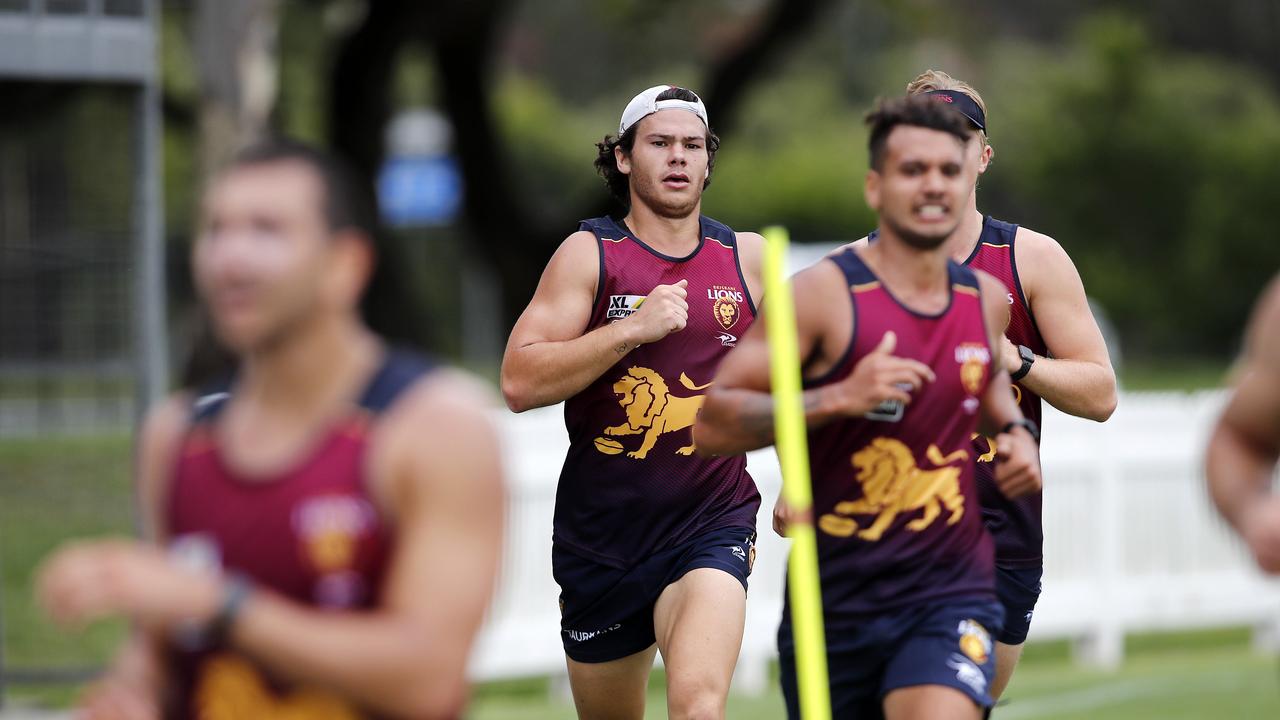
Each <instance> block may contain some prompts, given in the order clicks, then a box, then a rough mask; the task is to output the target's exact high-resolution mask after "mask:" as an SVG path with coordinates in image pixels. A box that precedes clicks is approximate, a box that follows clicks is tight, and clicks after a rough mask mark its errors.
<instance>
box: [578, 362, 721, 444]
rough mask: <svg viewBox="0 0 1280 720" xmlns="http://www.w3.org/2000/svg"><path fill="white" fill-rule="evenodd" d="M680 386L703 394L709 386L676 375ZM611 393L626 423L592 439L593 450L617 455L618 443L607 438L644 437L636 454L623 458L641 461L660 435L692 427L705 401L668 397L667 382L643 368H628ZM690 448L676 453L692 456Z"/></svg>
mask: <svg viewBox="0 0 1280 720" xmlns="http://www.w3.org/2000/svg"><path fill="white" fill-rule="evenodd" d="M680 384H681V385H683V386H684V387H685V389H687V390H705V389H707V388H708V387H710V386H711V383H707V384H706V385H695V384H694V383H693V381H692V380H690V379H689V376H688V375H685V374H684V373H680ZM613 392H614V393H615V394H616V395H618V404H619V405H621V406H622V410H623V412H624V413H626V416H627V421H626V423H624V424H622V425H614V426H612V427H607V428H605V429H604V434H605V435H606V436H608V437H598V438H596V439H595V447H596V449H597V450H599V451H600V452H602V453H604V454H606V455H617V454H618V453H620V452H622V450H623V447H622V443H621V442H619V441H617V440H613V439H611V438H613V437H618V436H623V435H641V434H643V435H644V439H643V440H642V441H641V443H640V448H639V449H638V450H633V451H631V452H628V453H627V457H629V458H633V459H635V460H643V459H644V458H646V457H647V456H648V455H649V451H650V450H652V449H653V446H654V443H656V442H658V438H659V437H660V436H662V435H663V434H664V433H670V432H675V431H677V430H683V429H685V428H687V427H690V426H692V425H693V421H694V420H696V419H697V417H698V410H700V409H701V408H702V402H703V400H705V399H706V398H705V396H703V395H691V396H688V397H681V396H679V395H675V394H672V392H671V390H670V389H669V388H668V386H667V381H666V380H663V379H662V376H661V375H659V374H658V373H657V372H655V371H653V370H650V369H649V368H643V367H632V368H631V369H630V370H628V371H627V374H626V375H623V376H622V377H621V378H620V379H619V380H618V381H617V382H615V383H614V384H613ZM694 447H695V446H694V444H693V443H692V442H691V443H689V444H688V445H686V446H684V447H682V448H680V449H679V450H676V453H677V454H680V455H691V454H693V450H694Z"/></svg>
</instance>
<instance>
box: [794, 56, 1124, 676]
mask: <svg viewBox="0 0 1280 720" xmlns="http://www.w3.org/2000/svg"><path fill="white" fill-rule="evenodd" d="M907 94H908V95H924V96H926V97H928V98H930V99H932V100H933V101H935V102H941V103H943V104H945V105H947V106H948V107H951V108H953V109H955V110H958V111H959V112H960V113H961V114H962V115H964V116H965V118H966V120H967V121H968V125H969V142H968V144H967V145H966V147H965V152H966V154H967V159H966V164H965V168H966V174H967V176H968V185H969V194H968V197H967V198H966V200H965V202H964V207H963V209H962V211H961V217H960V225H959V227H958V228H957V229H956V232H955V233H954V234H953V235H952V236H951V239H950V240H948V241H947V251H948V254H949V255H950V257H951V258H952V259H953V260H955V261H956V262H959V263H962V264H964V265H967V266H969V267H971V268H975V269H978V270H983V271H985V272H987V273H990V274H991V275H993V276H995V277H996V278H997V279H998V280H1000V282H1002V283H1003V284H1004V286H1005V289H1004V291H1003V293H1002V294H1003V295H1004V297H1005V299H1006V301H1007V303H1008V306H1009V325H1008V327H1007V329H1006V330H1005V333H1004V335H1003V336H1002V337H1000V338H999V341H998V345H997V348H996V350H997V353H998V355H999V356H1000V358H1001V360H1002V362H1003V363H1004V366H1005V367H1006V368H1007V369H1008V371H1009V374H1010V377H1011V379H1012V380H1013V384H1012V388H1013V395H1014V398H1015V399H1016V400H1017V401H1018V405H1019V406H1020V407H1021V409H1022V414H1023V415H1024V416H1026V417H1027V418H1028V419H1030V420H1031V421H1033V422H1035V423H1036V424H1037V425H1039V424H1040V421H1041V412H1042V411H1041V407H1040V400H1041V398H1043V399H1044V400H1046V401H1048V403H1049V404H1050V405H1053V406H1054V407H1055V408H1057V409H1059V410H1061V411H1062V412H1065V413H1068V414H1070V415H1076V416H1078V417H1083V418H1089V419H1090V420H1096V421H1098V422H1103V421H1105V420H1106V419H1107V418H1109V417H1111V413H1112V412H1114V411H1115V408H1116V376H1115V371H1114V370H1112V368H1111V358H1110V356H1109V355H1108V354H1107V346H1106V343H1105V342H1104V341H1103V339H1102V332H1101V331H1100V330H1099V329H1098V323H1097V321H1095V320H1094V318H1093V313H1092V312H1091V311H1090V310H1089V302H1088V299H1087V298H1086V297H1085V292H1084V284H1083V283H1082V282H1081V280H1080V273H1079V272H1077V271H1076V267H1075V264H1074V263H1072V262H1071V258H1070V257H1068V256H1067V253H1066V251H1065V250H1063V249H1062V246H1061V245H1059V244H1058V243H1057V241H1055V240H1054V239H1053V238H1051V237H1049V236H1047V235H1043V234H1041V233H1038V232H1036V231H1034V230H1030V229H1028V228H1026V227H1020V226H1018V225H1015V224H1012V223H1008V222H1004V221H1002V220H997V219H995V218H993V217H991V216H989V215H986V216H984V215H983V214H982V213H981V212H980V211H979V210H978V192H977V191H978V179H979V178H980V177H981V176H982V174H983V173H985V172H986V171H987V168H988V167H989V166H990V164H991V160H992V158H993V157H994V155H995V150H994V149H993V148H992V147H991V145H990V143H989V142H988V141H987V116H986V104H985V103H984V102H983V100H982V96H981V95H979V94H978V92H977V91H976V90H974V89H973V87H972V86H970V85H969V84H968V83H965V82H963V81H960V80H956V79H955V78H953V77H951V76H950V75H948V74H947V73H944V72H941V71H938V70H929V71H927V72H925V73H923V74H921V75H920V76H919V77H917V78H916V79H915V80H912V81H911V83H910V84H908V85H907ZM876 235H877V233H875V232H872V233H871V235H870V236H869V238H864V239H862V240H859V241H857V242H855V243H853V246H855V247H865V246H866V244H867V243H868V242H874V241H875V237H876ZM837 252H838V251H837ZM974 450H975V453H976V454H977V458H978V474H977V478H978V495H979V498H980V499H981V501H982V515H983V518H984V519H985V520H986V523H987V529H988V530H990V531H991V534H992V536H994V537H995V544H996V592H997V593H998V594H999V596H1000V603H1001V604H1002V605H1003V606H1004V610H1005V615H1004V629H1003V630H1001V631H1000V635H999V637H998V638H997V642H996V679H995V682H994V683H992V685H991V695H992V697H993V698H996V699H999V697H1000V695H1001V694H1003V693H1004V690H1005V688H1006V687H1007V686H1008V684H1009V680H1010V678H1012V677H1013V671H1014V668H1015V667H1016V666H1017V664H1018V658H1019V657H1021V655H1022V646H1023V643H1024V642H1025V641H1026V639H1027V632H1028V631H1029V630H1030V627H1031V616H1032V613H1033V611H1034V610H1035V606H1036V601H1037V600H1039V599H1040V579H1041V576H1042V575H1043V574H1044V526H1043V523H1042V520H1041V507H1042V495H1041V494H1040V493H1038V492H1037V493H1032V494H1029V495H1026V496H1023V497H1020V498H1017V499H1010V498H1008V497H1006V496H1005V495H1004V493H1001V492H1000V490H999V488H997V486H996V483H995V480H994V468H993V467H992V458H993V457H994V455H993V451H994V446H993V445H992V444H991V440H990V438H987V437H977V438H975V439H974ZM775 524H777V525H785V520H782V519H779V521H776V522H775Z"/></svg>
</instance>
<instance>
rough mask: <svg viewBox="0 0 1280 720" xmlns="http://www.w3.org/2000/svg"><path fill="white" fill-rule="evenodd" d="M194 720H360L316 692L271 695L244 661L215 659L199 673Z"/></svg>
mask: <svg viewBox="0 0 1280 720" xmlns="http://www.w3.org/2000/svg"><path fill="white" fill-rule="evenodd" d="M194 700H195V706H196V716H197V717H200V718H205V719H206V720H240V719H241V718H256V719H257V720H360V718H361V717H363V716H362V715H361V714H360V713H359V712H357V711H356V710H355V708H353V707H352V706H351V705H349V704H348V703H346V702H345V701H344V700H342V699H341V698H339V697H338V696H337V695H334V694H332V693H329V692H326V691H323V690H319V689H312V688H307V689H299V690H296V691H294V692H291V693H288V694H287V695H280V694H277V693H276V692H275V691H273V690H272V689H271V688H270V687H269V686H268V683H267V681H266V679H264V678H263V677H262V675H261V674H260V673H259V672H258V671H257V670H256V669H255V668H254V667H253V666H252V665H250V664H249V663H248V662H247V661H246V660H244V659H242V658H239V657H236V656H234V655H228V654H223V655H217V656H215V657H213V658H211V659H210V660H208V661H207V662H206V663H205V664H204V667H203V668H202V670H201V673H200V677H199V681H198V684H197V686H196V690H195V698H194Z"/></svg>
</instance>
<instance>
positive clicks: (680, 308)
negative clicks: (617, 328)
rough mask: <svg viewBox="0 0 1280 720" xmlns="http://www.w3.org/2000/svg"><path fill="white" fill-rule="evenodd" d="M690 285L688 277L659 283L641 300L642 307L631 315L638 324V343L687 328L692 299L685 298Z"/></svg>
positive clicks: (649, 341)
mask: <svg viewBox="0 0 1280 720" xmlns="http://www.w3.org/2000/svg"><path fill="white" fill-rule="evenodd" d="M688 286H689V281H688V280H681V281H680V282H678V283H676V284H675V285H659V286H657V287H656V288H654V289H653V290H652V291H651V292H650V293H649V295H648V297H646V298H645V299H644V302H642V303H640V309H639V310H637V311H636V312H635V314H634V315H632V316H631V317H629V318H627V322H629V323H632V324H633V327H635V328H636V336H635V341H636V344H638V345H643V344H645V343H651V342H657V341H659V340H661V339H662V338H664V337H666V336H668V335H670V334H671V333H673V332H680V331H681V330H683V329H684V326H685V324H686V323H688V322H689V303H688V302H686V300H685V298H686V297H688V292H687V291H686V290H685V288H687V287H688Z"/></svg>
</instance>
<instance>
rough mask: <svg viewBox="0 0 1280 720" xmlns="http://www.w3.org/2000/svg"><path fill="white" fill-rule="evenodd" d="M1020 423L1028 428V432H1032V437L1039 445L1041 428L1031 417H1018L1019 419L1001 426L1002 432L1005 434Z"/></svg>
mask: <svg viewBox="0 0 1280 720" xmlns="http://www.w3.org/2000/svg"><path fill="white" fill-rule="evenodd" d="M1019 425H1021V426H1022V427H1023V428H1024V429H1026V431H1027V432H1029V433H1031V437H1032V439H1033V440H1035V441H1036V444H1037V445H1039V444H1040V428H1039V427H1037V426H1036V423H1035V421H1034V420H1031V419H1030V418H1018V419H1017V420H1012V421H1010V422H1008V423H1005V426H1004V427H1002V428H1000V434H1001V435H1003V434H1005V433H1007V432H1009V431H1010V430H1012V429H1014V428H1016V427H1018V426H1019Z"/></svg>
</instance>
